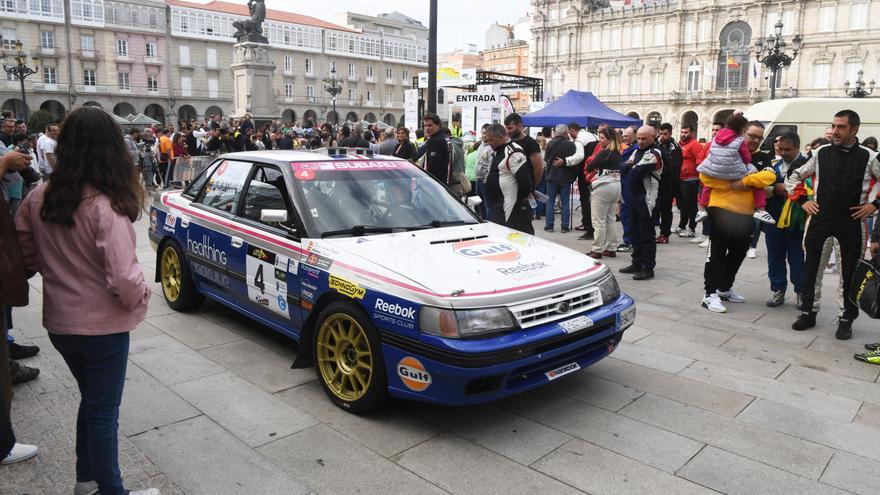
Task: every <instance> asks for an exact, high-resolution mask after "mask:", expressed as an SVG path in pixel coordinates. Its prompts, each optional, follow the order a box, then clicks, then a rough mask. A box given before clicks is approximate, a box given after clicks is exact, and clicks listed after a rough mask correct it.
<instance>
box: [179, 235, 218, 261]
mask: <svg viewBox="0 0 880 495" xmlns="http://www.w3.org/2000/svg"><path fill="white" fill-rule="evenodd" d="M186 250H187V251H189V252H191V253H195V254H197V255H199V256H201V257H202V258H205V259H206V260H210V261H213V262H214V263H217V264H220V265H223V266H226V261H227V257H226V252H225V251H223V250H221V249H219V248H217V247H216V246H214V244H213V243H212V242H211V237H210V236H208V235H207V234H204V235H202V240H201V241H196V240H193V239H190V238H189V231H187V233H186Z"/></svg>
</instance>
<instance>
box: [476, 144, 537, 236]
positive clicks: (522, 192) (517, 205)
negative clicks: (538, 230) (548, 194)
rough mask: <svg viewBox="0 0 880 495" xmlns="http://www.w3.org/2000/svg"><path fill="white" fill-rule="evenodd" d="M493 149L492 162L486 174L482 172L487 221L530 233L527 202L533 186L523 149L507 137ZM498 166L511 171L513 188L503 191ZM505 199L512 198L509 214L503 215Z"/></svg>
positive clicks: (532, 232) (530, 217)
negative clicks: (484, 175) (514, 187)
mask: <svg viewBox="0 0 880 495" xmlns="http://www.w3.org/2000/svg"><path fill="white" fill-rule="evenodd" d="M494 151H495V153H494V154H493V155H492V163H491V165H490V166H489V175H488V176H486V199H487V202H488V206H489V221H490V222H493V223H497V224H499V225H504V226H506V227H509V228H511V229H515V230H519V231H520V232H525V233H527V234H534V233H535V229H534V227H533V226H532V215H531V211H532V208H531V206H530V205H529V197H530V195H531V194H532V190H533V189H534V179H533V178H532V170H533V169H532V164H531V162H529V160H528V158H527V157H526V156H525V154H524V153H523V149H522V148H521V147H520V146H519V145H518V144H516V143H514V142H513V141H508V142H507V143H505V144H503V145H501V146H500V147H498V148H495V149H494ZM517 155H518V156H517ZM502 168H503V169H505V170H504V171H503V172H504V173H505V174H507V173H510V174H513V177H514V178H515V179H516V190H510V188H508V190H506V191H505V187H504V186H503V185H502V180H501V175H502ZM506 195H509V196H510V197H507V196H506ZM505 199H507V200H508V201H512V202H514V205H513V209H512V210H511V212H510V215H507V214H506V211H505V210H504V203H505Z"/></svg>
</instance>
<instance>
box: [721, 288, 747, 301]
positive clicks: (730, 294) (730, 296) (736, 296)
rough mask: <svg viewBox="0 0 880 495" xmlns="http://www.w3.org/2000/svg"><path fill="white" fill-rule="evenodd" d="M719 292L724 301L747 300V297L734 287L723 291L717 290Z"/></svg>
mask: <svg viewBox="0 0 880 495" xmlns="http://www.w3.org/2000/svg"><path fill="white" fill-rule="evenodd" d="M715 293H716V294H718V297H719V298H721V300H722V301H727V302H732V303H744V302H746V298H745V297H743V296H742V294H740V293H739V292H736V291H735V290H733V289H730V290H729V291H726V292H721V291H720V290H718V291H715Z"/></svg>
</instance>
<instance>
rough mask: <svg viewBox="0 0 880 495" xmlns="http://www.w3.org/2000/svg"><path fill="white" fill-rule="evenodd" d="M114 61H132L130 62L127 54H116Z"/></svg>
mask: <svg viewBox="0 0 880 495" xmlns="http://www.w3.org/2000/svg"><path fill="white" fill-rule="evenodd" d="M116 61H117V62H131V61H132V60H131V57H130V56H129V55H128V53H119V52H116Z"/></svg>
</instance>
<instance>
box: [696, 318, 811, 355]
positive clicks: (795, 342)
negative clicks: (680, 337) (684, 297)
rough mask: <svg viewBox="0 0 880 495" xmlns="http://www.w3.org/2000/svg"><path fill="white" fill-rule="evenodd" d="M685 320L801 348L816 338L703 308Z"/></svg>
mask: <svg viewBox="0 0 880 495" xmlns="http://www.w3.org/2000/svg"><path fill="white" fill-rule="evenodd" d="M697 309H698V310H699V309H702V308H697ZM685 321H686V322H687V323H689V324H691V325H699V326H702V327H706V328H712V329H716V330H723V331H725V332H729V333H735V334H737V336H752V337H756V338H758V339H765V338H772V339H775V340H778V341H781V342H786V343H788V344H789V345H791V346H797V347H799V348H801V349H806V347H807V346H808V345H810V343H811V342H812V341H813V340H814V339H815V338H816V336H815V335H813V334H811V333H809V332H795V331H794V330H791V328H790V327H788V326H786V327H785V328H779V327H770V326H765V325H761V324H758V323H750V322H746V321H739V320H734V319H729V318H725V317H724V315H718V314H717V313H711V312H709V311H705V310H703V311H702V312H696V313H693V314H691V315H690V316H688V317H687V318H686V319H685Z"/></svg>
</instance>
